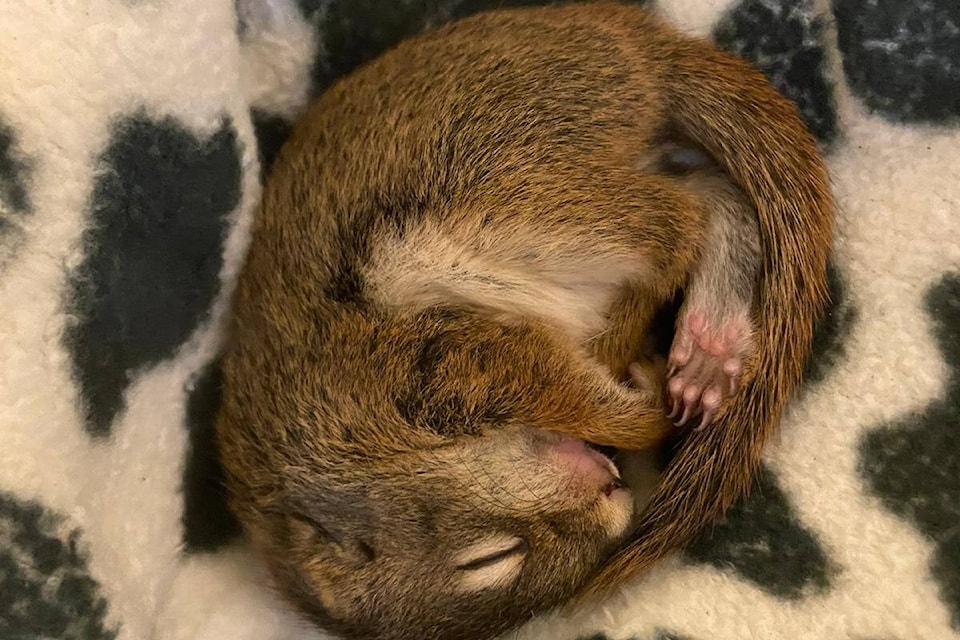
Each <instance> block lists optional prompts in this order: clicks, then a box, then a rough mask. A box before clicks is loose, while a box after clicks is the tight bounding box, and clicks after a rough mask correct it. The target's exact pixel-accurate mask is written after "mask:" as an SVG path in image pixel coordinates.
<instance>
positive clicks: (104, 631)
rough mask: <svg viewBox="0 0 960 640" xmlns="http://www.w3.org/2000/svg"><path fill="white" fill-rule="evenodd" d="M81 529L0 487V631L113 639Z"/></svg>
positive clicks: (66, 639) (71, 639)
mask: <svg viewBox="0 0 960 640" xmlns="http://www.w3.org/2000/svg"><path fill="white" fill-rule="evenodd" d="M80 537H81V532H80V530H79V529H76V528H71V527H69V526H68V524H67V523H66V522H65V520H64V518H63V517H61V516H59V515H58V514H56V513H54V512H52V511H50V510H48V509H45V508H44V507H42V506H40V505H39V504H37V503H35V502H27V501H22V500H19V499H17V498H16V497H14V496H12V495H11V494H9V493H3V492H0V637H2V638H10V639H11V640H18V639H22V640H27V639H28V638H29V639H33V638H59V639H62V640H112V639H113V638H115V637H116V636H117V632H116V630H113V629H108V628H106V627H105V626H104V619H105V617H106V613H107V601H106V600H105V599H104V598H103V597H102V596H101V595H100V586H99V585H98V584H97V582H96V581H95V580H94V579H93V578H92V577H90V574H89V573H88V571H87V557H86V555H85V554H84V552H83V551H82V548H81V544H80Z"/></svg>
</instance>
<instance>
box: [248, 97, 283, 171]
mask: <svg viewBox="0 0 960 640" xmlns="http://www.w3.org/2000/svg"><path fill="white" fill-rule="evenodd" d="M251 116H252V119H253V131H254V135H256V137H257V150H258V152H259V154H260V168H261V171H260V172H261V175H262V177H266V176H267V175H269V174H270V168H271V167H272V166H273V161H274V160H275V159H276V158H277V154H278V153H279V152H280V148H281V147H282V146H283V143H284V142H286V141H287V138H288V137H289V136H290V131H291V128H292V125H291V124H290V123H289V122H287V121H286V120H285V119H283V118H281V117H279V116H273V115H270V114H268V113H263V112H261V111H257V110H253V112H252V113H251Z"/></svg>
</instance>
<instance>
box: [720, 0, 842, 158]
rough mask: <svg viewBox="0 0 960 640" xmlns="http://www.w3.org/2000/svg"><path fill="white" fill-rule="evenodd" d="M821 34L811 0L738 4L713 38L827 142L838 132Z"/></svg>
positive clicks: (754, 0)
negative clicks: (761, 76)
mask: <svg viewBox="0 0 960 640" xmlns="http://www.w3.org/2000/svg"><path fill="white" fill-rule="evenodd" d="M822 33H823V24H822V20H821V19H820V18H819V17H817V16H816V15H815V13H814V11H813V8H812V7H811V2H810V0H779V1H777V2H770V0H743V1H742V2H741V3H740V4H738V5H737V6H736V7H735V8H734V9H733V10H732V11H730V12H729V13H728V14H727V15H726V16H725V17H724V18H723V19H722V20H721V22H720V23H719V24H718V25H717V27H716V29H715V31H714V39H715V40H716V41H717V44H719V45H720V46H721V47H723V48H724V49H726V50H728V51H730V52H732V53H736V54H737V55H739V56H741V57H743V58H744V59H746V60H749V61H750V62H752V63H753V64H755V65H756V66H757V67H758V68H759V69H760V70H761V71H763V73H764V74H766V75H767V77H768V78H769V79H770V82H771V83H772V84H773V86H775V87H776V88H777V89H778V90H779V91H780V93H782V94H783V95H784V96H786V97H788V98H790V99H791V100H793V101H794V102H795V103H796V104H797V107H798V108H799V110H800V114H801V115H802V116H803V119H804V121H805V122H806V124H807V127H808V128H809V129H810V131H811V133H813V135H815V136H816V137H817V138H818V139H819V140H820V141H821V142H824V143H829V142H831V141H832V140H833V139H834V138H835V137H836V134H837V114H836V108H835V106H834V102H833V87H831V85H830V83H829V82H828V80H827V76H826V73H825V66H826V63H825V57H824V47H823V39H822Z"/></svg>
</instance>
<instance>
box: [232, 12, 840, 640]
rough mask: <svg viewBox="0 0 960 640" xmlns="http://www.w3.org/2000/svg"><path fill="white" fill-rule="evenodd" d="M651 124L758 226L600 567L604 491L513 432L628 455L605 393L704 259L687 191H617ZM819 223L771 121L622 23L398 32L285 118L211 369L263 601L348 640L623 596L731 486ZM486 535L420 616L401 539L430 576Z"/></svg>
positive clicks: (735, 68)
mask: <svg viewBox="0 0 960 640" xmlns="http://www.w3.org/2000/svg"><path fill="white" fill-rule="evenodd" d="M672 128H676V129H679V130H680V132H681V133H682V134H684V135H685V136H687V137H689V138H691V139H692V140H693V141H694V142H696V143H698V144H700V145H702V146H703V147H704V148H706V149H707V150H708V151H709V152H710V153H711V154H712V155H713V156H714V157H715V158H716V160H717V161H718V162H719V163H720V164H721V165H722V167H723V168H724V169H725V170H726V171H727V172H728V173H729V175H730V176H732V179H733V180H734V181H735V182H736V183H737V184H738V185H740V186H741V187H742V188H743V190H744V191H745V192H746V194H747V196H748V197H749V200H750V202H751V203H752V205H753V206H754V207H755V208H756V212H757V215H758V218H759V222H760V236H761V241H762V248H763V261H762V265H761V266H760V276H759V283H758V289H757V291H758V295H757V300H756V301H755V313H754V327H753V341H754V345H755V347H754V354H755V355H754V356H753V357H748V359H747V362H746V367H745V370H744V373H743V379H742V386H741V390H740V391H739V393H738V394H737V395H735V396H734V397H733V398H732V399H730V400H729V401H727V402H725V403H724V405H723V406H722V408H721V410H720V412H719V413H718V415H717V416H716V418H715V422H714V424H713V425H711V426H710V427H709V428H708V429H706V430H703V431H701V432H697V433H694V434H691V435H690V436H688V437H687V438H686V440H685V442H684V444H683V446H682V448H681V449H680V451H679V452H678V454H677V456H676V457H675V459H674V461H673V462H672V464H671V465H670V467H669V468H668V469H667V470H666V471H665V473H664V475H663V478H662V481H661V482H660V484H659V486H658V487H657V489H656V492H655V495H654V498H653V500H652V502H651V504H650V506H649V508H648V509H647V510H646V512H645V514H644V515H643V517H642V520H641V526H640V529H639V532H638V534H637V535H636V536H634V537H633V538H632V539H631V541H630V542H629V544H627V545H626V546H625V547H623V548H621V549H620V551H619V552H618V553H617V554H616V555H614V556H613V558H612V561H611V562H609V563H607V564H603V561H604V559H606V558H609V557H610V554H611V553H612V552H614V551H615V550H616V548H617V545H618V543H619V539H618V537H617V535H613V534H611V535H608V533H609V531H608V529H609V527H610V526H612V525H610V522H611V517H613V516H611V515H610V514H611V513H613V512H612V511H610V509H611V508H613V507H611V506H610V505H609V504H608V503H606V502H604V499H603V498H601V499H600V500H599V501H597V499H596V495H597V492H598V491H599V489H601V488H602V487H603V486H605V483H606V482H607V480H605V479H604V478H605V476H602V472H601V471H598V470H596V469H594V470H592V471H590V473H585V472H581V471H579V470H571V469H569V468H566V467H564V466H563V465H562V464H560V463H557V464H554V463H553V461H555V460H556V459H559V458H556V456H557V455H559V454H558V453H557V452H558V451H560V445H558V444H557V443H558V442H561V441H560V440H556V439H551V438H553V436H547V435H542V434H545V433H563V434H569V435H572V436H574V437H576V438H580V439H585V440H589V441H591V442H594V443H598V444H605V445H612V446H617V447H621V448H624V449H639V448H645V447H650V446H653V445H655V444H656V443H658V442H659V441H660V440H661V438H662V437H663V436H664V435H665V434H666V433H667V431H668V430H669V428H670V425H669V422H668V421H667V419H666V417H665V415H664V411H663V407H662V404H661V396H660V393H659V390H658V388H657V385H658V382H659V381H658V380H657V379H655V378H652V379H651V380H648V381H647V384H646V385H645V386H643V388H641V389H638V390H628V389H626V388H625V387H623V386H620V385H618V384H617V381H618V380H622V379H623V378H624V377H626V376H625V369H626V366H627V365H628V364H629V362H630V361H631V360H632V359H633V357H634V355H635V353H636V352H637V350H638V349H639V347H640V342H641V340H642V338H643V336H644V335H645V333H646V331H647V329H648V325H649V322H650V319H651V318H652V316H653V314H654V312H655V311H656V309H657V308H658V307H659V306H661V305H662V304H663V303H664V302H665V301H666V300H668V299H670V298H671V297H672V296H673V295H674V293H675V292H676V291H677V289H678V288H681V287H682V286H684V284H685V283H686V282H687V278H688V274H689V273H690V272H691V270H692V269H694V268H695V267H696V264H697V260H698V257H700V256H701V255H702V253H703V251H704V247H705V246H707V245H708V243H709V242H710V238H708V237H705V230H706V228H707V226H708V225H707V221H708V219H709V217H710V211H709V206H708V204H709V198H707V197H706V196H705V195H704V191H703V190H702V188H701V187H698V186H697V185H698V184H699V183H697V182H696V180H697V178H696V177H693V178H689V179H688V178H686V177H682V176H675V175H666V174H663V173H658V172H656V171H652V172H651V171H644V170H640V169H638V167H642V166H644V159H645V157H647V156H648V155H649V153H651V152H652V150H654V149H655V148H656V146H657V144H658V142H659V140H660V139H661V137H662V135H663V134H664V132H665V131H667V130H670V129H672ZM690 180H694V182H690ZM832 218H833V204H832V201H831V197H830V194H829V190H828V185H827V178H826V172H825V170H824V167H823V165H822V162H821V161H820V159H819V157H818V155H817V151H816V146H815V144H814V142H813V140H812V138H811V136H810V135H809V134H808V133H807V131H806V129H805V128H804V126H803V124H802V122H801V120H800V119H799V117H798V115H797V113H796V109H795V107H794V106H793V105H792V104H791V103H790V102H789V101H787V100H786V99H784V98H782V97H780V96H779V95H778V94H777V93H776V91H775V90H774V89H772V88H771V87H770V85H769V83H768V82H767V81H766V80H765V79H764V78H763V76H762V75H760V74H759V73H758V72H757V71H755V70H754V69H752V68H751V67H750V66H749V65H747V64H746V63H744V62H741V61H739V60H737V59H735V58H733V57H731V56H729V55H727V54H724V53H721V52H719V51H718V50H717V49H716V48H714V47H713V46H711V45H709V44H706V43H703V42H700V41H697V40H694V39H691V38H688V37H685V36H681V35H679V34H677V33H676V32H674V31H673V30H671V29H668V28H666V27H664V26H662V25H660V24H659V23H658V22H657V21H656V20H655V19H653V18H652V17H651V16H650V15H649V14H648V13H647V12H646V11H644V10H642V9H640V8H637V7H635V6H629V5H624V4H620V3H616V2H595V3H587V4H579V5H572V6H569V7H552V8H539V9H523V10H513V11H500V12H492V13H488V14H484V15H481V16H477V17H475V18H471V19H468V20H464V21H461V22H459V23H456V24H453V25H449V26H446V27H443V28H441V29H439V30H437V31H434V32H431V33H428V34H425V35H423V36H419V37H417V38H414V39H412V40H410V41H408V42H406V43H404V44H402V45H400V46H399V47H398V48H397V49H396V50H394V51H392V52H390V53H388V54H386V55H385V56H383V57H381V58H380V59H378V60H376V61H374V62H372V63H370V64H369V65H366V66H365V67H363V68H362V69H360V70H358V71H357V72H356V73H354V74H353V75H351V76H349V77H347V78H345V79H343V80H342V81H340V82H338V83H337V84H335V85H334V86H333V87H332V88H331V89H330V90H329V91H328V92H327V93H326V94H324V96H322V97H321V98H320V99H319V100H318V101H317V102H316V103H315V104H314V105H312V106H311V108H310V109H309V110H308V112H307V113H306V114H305V115H304V117H303V118H302V119H301V121H300V122H299V123H298V125H297V127H296V128H295V130H294V133H293V136H292V138H291V140H290V141H289V143H288V144H287V145H286V146H285V147H284V149H283V150H282V152H281V154H280V157H279V159H278V161H277V164H276V166H275V169H274V173H273V177H272V179H271V181H270V183H269V184H268V185H267V188H266V190H265V194H264V202H263V207H262V211H261V212H260V214H259V216H258V219H257V222H256V226H255V230H254V236H253V241H252V244H251V249H250V254H249V257H248V261H247V264H246V266H245V268H244V271H243V273H242V274H241V277H240V280H239V283H238V289H237V294H236V302H235V309H236V313H235V321H234V323H233V330H232V336H231V346H230V349H228V352H227V353H226V355H225V361H224V362H225V364H224V367H225V368H224V373H225V385H224V404H223V409H222V411H221V415H220V419H219V421H218V436H219V441H220V445H221V449H222V455H223V460H224V465H225V468H226V471H227V481H228V486H229V489H230V492H231V504H232V506H233V508H234V509H235V511H236V512H237V514H238V515H239V517H240V519H241V521H242V522H243V524H244V527H245V529H246V530H247V532H248V534H249V535H250V538H251V540H252V541H253V543H254V544H255V545H256V546H257V547H258V548H259V549H260V550H261V551H262V552H263V553H264V555H265V557H266V558H267V560H268V564H269V565H270V567H271V569H272V571H273V573H274V575H275V577H276V578H277V581H278V586H279V587H280V588H281V589H282V590H283V591H284V593H285V594H286V595H287V596H288V597H289V598H290V599H291V600H292V601H294V602H296V603H297V604H298V605H299V606H300V607H301V609H303V610H304V611H305V612H307V613H308V614H310V615H311V616H312V617H313V618H314V619H315V620H316V621H317V622H318V623H320V624H323V625H326V626H330V627H331V628H333V629H335V630H337V631H339V632H341V633H344V634H346V635H348V636H349V637H354V638H373V637H377V638H381V639H388V638H390V639H398V640H399V639H402V640H407V639H408V638H411V639H412V638H423V637H430V638H437V639H455V638H478V639H479V638H485V637H491V636H493V635H495V634H496V633H499V632H501V631H503V630H506V629H508V628H509V627H511V626H513V625H516V624H519V623H520V622H522V621H523V620H524V619H526V618H528V617H529V616H530V615H532V614H534V613H536V612H539V611H543V610H544V609H546V608H549V607H552V606H555V605H557V604H559V603H562V602H563V601H565V600H566V599H567V598H568V597H570V596H571V595H573V594H574V593H576V592H577V591H578V590H581V589H582V587H583V586H584V584H585V583H587V584H586V589H585V590H582V592H583V593H584V594H585V595H588V596H589V595H596V594H598V593H601V592H603V591H604V590H605V589H607V588H609V587H611V586H614V585H618V584H621V583H622V582H623V581H624V580H626V579H628V578H630V577H632V576H634V575H636V574H638V573H639V572H640V571H642V570H644V569H646V568H647V567H649V566H650V565H651V564H652V563H653V562H655V561H656V560H658V559H660V558H662V557H663V556H664V555H666V554H667V553H669V552H671V551H672V550H674V549H676V548H678V547H680V546H682V545H684V544H685V543H687V542H688V541H690V540H691V539H692V538H693V537H694V536H695V535H697V533H699V532H700V530H701V529H702V527H703V526H704V525H705V524H706V523H708V522H710V521H711V520H713V519H714V518H716V517H717V516H719V515H720V514H722V512H723V511H724V509H725V508H726V507H727V506H729V505H730V504H731V503H732V502H733V501H734V500H736V499H738V498H739V497H740V496H741V495H743V493H745V492H746V491H747V490H748V489H749V487H750V483H751V481H752V478H753V474H754V472H755V470H756V467H757V464H758V462H759V458H760V454H761V452H762V450H763V445H764V442H765V441H766V438H767V437H768V436H769V434H770V433H771V432H772V430H773V429H775V428H776V425H777V423H778V420H779V417H780V413H781V411H782V409H783V406H784V404H785V403H786V402H787V400H788V399H789V397H790V393H791V391H792V390H793V388H794V386H795V385H796V384H797V382H798V379H799V375H800V371H801V367H802V365H803V362H804V359H805V357H806V355H807V351H808V349H809V346H810V340H811V334H812V323H813V321H814V318H815V317H816V316H817V314H818V313H819V311H820V309H821V307H822V304H823V302H824V297H825V291H826V289H825V263H826V256H827V253H828V250H829V247H830V237H831V225H832ZM555 283H560V284H559V285H557V287H556V291H555V292H553V293H551V295H553V296H554V297H552V298H549V299H547V298H544V299H541V298H538V297H537V296H540V295H542V294H543V291H544V290H550V287H552V286H554V284H555ZM550 291H553V290H550ZM570 291H572V292H573V294H575V295H573V294H571V297H570V299H569V300H568V299H566V298H564V296H565V295H566V294H567V293H568V292H570ZM554 294H555V295H554ZM600 294H603V295H600ZM590 296H596V300H597V304H598V305H601V304H602V305H603V308H591V307H589V305H587V306H584V305H579V306H578V301H582V300H584V299H589V300H593V298H591V297H590ZM604 296H606V297H604ZM543 300H546V302H544V301H543ZM551 305H552V306H551ZM541 307H542V308H543V312H542V313H541ZM595 316H596V317H595ZM598 318H599V319H600V320H602V324H597V323H598ZM747 355H748V356H749V355H750V354H747ZM601 363H602V364H603V365H605V366H606V369H605V368H604V367H603V366H601ZM610 371H612V372H613V375H611V374H610ZM651 375H653V374H651ZM514 448H515V450H516V451H518V452H522V453H518V454H517V455H518V456H520V457H519V458H513V457H510V455H511V451H512V450H514ZM451 452H452V453H451ZM464 455H467V456H469V457H471V460H466V461H464V458H463V456H464ZM451 456H453V457H451ZM543 460H548V461H551V462H550V464H547V465H544V464H542V462H543ZM474 461H481V462H482V463H483V464H482V465H481V466H480V470H481V471H482V472H484V473H487V474H491V483H486V481H485V480H484V479H483V478H482V477H478V476H477V475H476V474H477V471H476V469H475V468H474V467H473V466H471V464H472V462H474ZM510 465H514V466H516V467H518V468H519V469H520V470H519V471H517V477H515V476H514V475H511V473H510ZM551 465H553V466H551ZM544 469H547V471H544ZM591 469H592V468H591ZM591 474H593V475H591ZM494 476H495V479H496V482H494V481H493V479H494ZM518 477H519V480H518ZM591 483H594V484H591ZM530 485H532V486H533V488H531V487H530ZM551 486H557V487H558V488H557V490H556V491H555V492H553V493H549V494H547V495H545V494H544V493H543V491H544V490H545V488H546V487H551ZM524 489H529V490H530V494H531V495H532V496H534V498H535V499H527V498H522V499H521V498H518V496H517V495H516V494H517V492H518V491H523V490H524ZM611 504H612V503H611ZM617 513H618V514H620V515H622V512H621V511H617ZM617 517H619V516H617ZM614 520H616V518H614ZM491 527H494V528H495V529H497V530H504V531H509V532H510V533H511V535H515V536H517V537H520V538H523V539H524V540H527V541H528V547H529V548H524V549H523V551H522V553H523V554H525V555H523V556H522V557H523V558H525V559H526V562H525V563H524V564H523V565H522V567H523V569H522V572H521V573H520V574H519V577H517V578H516V582H515V583H514V584H513V587H511V589H510V590H509V592H507V591H503V590H501V591H497V590H496V589H491V588H484V589H482V590H480V591H477V592H469V594H467V593H466V592H465V593H464V594H462V595H451V596H444V595H441V594H444V593H447V591H444V589H447V590H449V588H450V585H451V584H459V583H456V582H450V581H457V580H460V576H462V575H463V570H462V568H460V569H456V568H453V569H451V568H449V567H447V566H446V565H445V564H444V557H445V556H444V555H443V553H440V552H438V553H433V552H428V551H424V550H422V549H419V548H417V545H418V544H425V543H429V544H432V545H434V546H436V547H437V548H439V549H440V550H441V551H444V550H448V551H449V552H450V553H454V554H455V553H457V552H458V550H459V548H460V547H459V546H458V545H460V544H461V543H463V542H464V541H467V540H472V539H476V540H480V541H481V542H482V540H483V539H484V538H483V536H485V535H487V534H488V533H489V530H490V528H491ZM558 527H559V528H558ZM424 532H430V535H431V536H433V537H432V538H430V539H429V540H426V542H425V541H424V538H423V536H424V535H427V534H425V533H424ZM406 556H410V557H413V558H415V559H416V562H417V563H420V564H416V563H414V564H410V562H414V561H413V560H410V561H409V562H408V560H407V559H405V558H406ZM431 563H433V564H431ZM601 565H602V568H600V570H599V571H597V569H598V567H601ZM518 571H521V570H518ZM458 572H459V573H458ZM412 575H415V576H417V577H416V579H415V580H414V579H413V578H410V577H409V576H412ZM398 576H399V577H398ZM404 576H406V577H404Z"/></svg>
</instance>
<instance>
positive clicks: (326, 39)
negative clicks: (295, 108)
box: [313, 0, 445, 93]
mask: <svg viewBox="0 0 960 640" xmlns="http://www.w3.org/2000/svg"><path fill="white" fill-rule="evenodd" d="M444 4H445V3H444V0H331V2H329V3H328V4H327V6H326V7H325V8H324V11H322V12H321V16H320V19H319V25H318V26H319V29H320V42H321V43H323V44H322V46H321V47H320V49H321V52H320V55H319V58H318V60H317V62H316V64H315V65H314V69H313V75H314V91H315V92H316V93H321V92H322V91H324V90H325V89H326V88H327V87H328V86H329V85H330V83H331V82H333V81H334V80H336V79H337V78H339V77H340V76H342V75H344V74H347V73H349V72H350V71H352V70H353V69H355V68H356V67H358V66H360V65H361V64H363V63H364V62H367V61H368V60H372V59H373V58H375V57H377V56H378V55H380V54H381V53H382V52H384V51H385V50H387V49H388V48H390V47H392V46H393V45H395V44H396V43H398V42H400V41H401V40H403V39H404V38H407V37H409V36H412V35H414V34H416V33H419V32H420V31H421V30H423V29H424V28H425V27H427V26H428V25H430V24H431V19H432V18H433V17H434V16H436V15H437V13H438V12H439V11H440V10H441V8H442V7H443V5H444Z"/></svg>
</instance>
